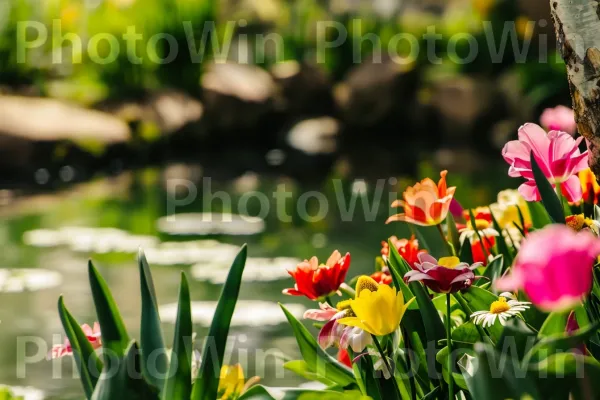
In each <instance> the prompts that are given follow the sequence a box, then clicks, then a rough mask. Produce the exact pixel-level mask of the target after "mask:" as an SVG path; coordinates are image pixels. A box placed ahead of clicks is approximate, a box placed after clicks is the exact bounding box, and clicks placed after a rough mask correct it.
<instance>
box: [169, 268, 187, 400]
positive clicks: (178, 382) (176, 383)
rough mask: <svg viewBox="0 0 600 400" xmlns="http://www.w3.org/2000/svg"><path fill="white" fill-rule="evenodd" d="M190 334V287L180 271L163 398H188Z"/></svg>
mask: <svg viewBox="0 0 600 400" xmlns="http://www.w3.org/2000/svg"><path fill="white" fill-rule="evenodd" d="M192 335H193V326H192V310H191V302H190V289H189V286H188V282H187V279H186V277H185V273H183V272H182V273H181V285H180V287H179V303H178V306H177V320H176V322H175V335H174V337H173V351H172V352H171V365H170V367H169V374H168V375H167V376H168V377H169V378H168V379H167V381H166V383H165V390H164V392H163V395H162V398H163V399H164V400H169V399H189V398H190V395H191V394H192Z"/></svg>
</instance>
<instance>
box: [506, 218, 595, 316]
mask: <svg viewBox="0 0 600 400" xmlns="http://www.w3.org/2000/svg"><path fill="white" fill-rule="evenodd" d="M599 254H600V239H598V238H596V237H595V236H594V235H593V234H592V233H590V232H586V231H581V232H575V231H574V230H573V229H571V228H569V227H567V226H566V225H551V226H548V227H546V228H544V229H542V230H540V231H535V232H533V233H530V234H529V235H527V237H526V238H525V240H524V241H523V243H522V244H521V249H520V250H519V254H518V255H517V258H516V259H515V263H514V266H513V268H512V273H511V274H510V275H508V276H504V277H502V278H500V279H499V280H497V281H496V282H495V287H496V289H497V290H499V291H505V290H506V291H514V290H519V289H522V290H523V291H524V292H525V293H526V294H527V296H528V297H529V299H530V300H531V302H532V303H533V304H535V305H536V306H537V307H538V308H540V309H542V310H544V311H562V310H568V309H570V308H572V307H574V306H575V305H577V304H580V303H581V301H582V299H583V298H584V297H585V296H586V295H587V294H588V293H589V291H590V290H591V289H592V282H593V276H592V269H593V267H594V263H595V261H596V257H597V256H598V255H599Z"/></svg>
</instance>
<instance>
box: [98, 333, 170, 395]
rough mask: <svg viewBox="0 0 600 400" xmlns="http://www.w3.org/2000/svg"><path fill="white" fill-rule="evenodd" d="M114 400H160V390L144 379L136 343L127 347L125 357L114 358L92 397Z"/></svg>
mask: <svg viewBox="0 0 600 400" xmlns="http://www.w3.org/2000/svg"><path fill="white" fill-rule="evenodd" d="M109 365H110V368H109V367H108V366H109ZM114 399H128V400H130V399H131V400H158V399H159V395H158V390H157V389H156V388H155V387H153V386H151V385H150V384H148V383H147V382H146V381H145V380H144V379H143V376H142V373H141V361H140V351H139V348H138V346H137V344H136V343H135V341H132V342H131V343H130V344H129V346H128V347H126V350H125V356H124V357H121V358H117V359H115V358H114V357H112V359H111V360H110V364H107V367H106V368H104V370H103V371H102V374H101V375H100V379H99V380H98V384H97V385H96V389H95V390H94V395H93V396H92V400H114Z"/></svg>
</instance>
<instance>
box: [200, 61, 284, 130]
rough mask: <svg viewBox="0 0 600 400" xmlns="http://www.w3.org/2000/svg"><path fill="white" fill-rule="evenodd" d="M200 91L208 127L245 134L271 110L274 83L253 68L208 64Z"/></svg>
mask: <svg viewBox="0 0 600 400" xmlns="http://www.w3.org/2000/svg"><path fill="white" fill-rule="evenodd" d="M202 89H203V99H204V104H205V107H206V113H207V115H208V116H209V122H210V126H211V128H213V129H216V130H218V131H227V132H231V131H236V130H243V131H244V132H248V131H250V130H252V129H256V127H257V125H258V123H259V121H260V120H261V118H263V117H264V116H265V115H267V114H268V113H270V112H272V111H273V99H274V96H275V92H276V85H275V82H274V81H273V78H272V77H271V75H270V74H269V73H268V72H266V71H265V70H263V69H261V68H259V67H257V66H254V65H247V64H236V63H233V62H227V63H212V64H208V65H207V66H206V72H205V74H204V76H203V77H202ZM238 133H239V132H238Z"/></svg>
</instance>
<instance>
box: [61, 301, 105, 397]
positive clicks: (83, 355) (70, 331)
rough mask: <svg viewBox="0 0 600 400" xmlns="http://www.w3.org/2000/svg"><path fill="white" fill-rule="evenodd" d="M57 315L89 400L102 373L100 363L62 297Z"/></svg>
mask: <svg viewBox="0 0 600 400" xmlns="http://www.w3.org/2000/svg"><path fill="white" fill-rule="evenodd" d="M58 315H59V316H60V320H61V322H62V325H63V328H64V329H65V333H66V334H67V337H68V338H69V342H70V343H71V348H72V349H73V357H74V358H75V364H76V365H77V370H78V371H79V378H80V380H81V384H82V385H83V390H84V392H85V397H86V398H87V399H90V398H91V397H92V393H93V392H94V388H95V387H96V383H97V382H98V376H99V375H100V372H101V371H102V361H100V358H99V357H98V355H97V354H96V352H95V351H94V348H93V347H92V344H91V343H90V342H89V340H88V339H87V337H86V335H85V333H83V331H82V330H81V327H80V326H79V324H78V323H77V321H76V320H75V318H73V316H72V315H71V313H70V312H69V310H67V307H66V306H65V303H64V300H63V297H62V296H60V297H59V298H58ZM92 365H93V366H95V370H94V371H90V366H92Z"/></svg>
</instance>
